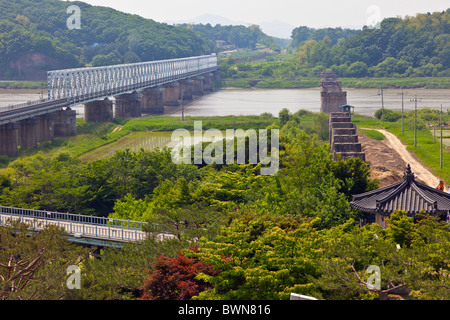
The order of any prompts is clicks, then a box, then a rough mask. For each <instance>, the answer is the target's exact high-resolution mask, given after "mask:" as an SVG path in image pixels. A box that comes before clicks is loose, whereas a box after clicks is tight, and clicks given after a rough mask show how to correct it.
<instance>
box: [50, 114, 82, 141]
mask: <svg viewBox="0 0 450 320" xmlns="http://www.w3.org/2000/svg"><path fill="white" fill-rule="evenodd" d="M55 116H56V119H55V137H70V136H75V135H77V112H76V111H75V110H72V109H71V108H67V109H66V110H60V111H57V112H55Z"/></svg>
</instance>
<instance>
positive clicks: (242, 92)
mask: <svg viewBox="0 0 450 320" xmlns="http://www.w3.org/2000/svg"><path fill="white" fill-rule="evenodd" d="M344 90H345V91H347V102H348V104H350V105H352V106H354V107H355V112H356V113H359V114H363V115H368V116H373V114H374V113H375V111H376V110H377V109H379V108H381V96H380V95H379V90H377V89H344ZM42 91H43V90H0V107H4V106H8V105H11V104H20V103H24V102H27V101H35V100H39V99H40V98H41V94H42V93H43V94H44V97H45V90H44V92H42ZM401 92H402V91H401V90H399V89H388V90H386V91H385V92H384V105H385V108H387V109H392V110H401V106H402V96H401V94H400V93H401ZM405 92H406V95H405V96H404V108H405V110H413V109H414V102H412V101H411V100H412V99H413V98H414V97H415V96H417V98H419V99H420V100H419V102H418V108H419V109H420V108H426V107H429V108H436V109H439V108H440V106H441V104H442V105H443V108H444V110H445V111H446V110H447V109H450V103H449V102H450V90H449V89H407V90H405ZM283 108H287V109H289V110H290V111H291V112H296V111H298V110H300V109H305V110H309V111H313V112H319V111H320V88H311V89H234V88H229V89H222V90H218V91H215V92H212V93H208V94H206V95H204V96H202V97H200V98H197V99H195V100H194V101H192V102H189V103H187V104H186V106H185V107H184V113H185V115H186V116H227V115H260V114H261V113H265V112H269V113H272V114H273V115H274V116H277V115H278V112H279V111H280V110H281V109H283ZM73 109H75V110H77V112H78V116H80V117H81V116H83V113H84V110H83V106H82V105H79V106H75V107H74V108H73ZM166 113H167V114H170V115H173V116H181V114H182V108H174V107H166Z"/></svg>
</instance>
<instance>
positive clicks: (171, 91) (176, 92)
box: [164, 82, 180, 107]
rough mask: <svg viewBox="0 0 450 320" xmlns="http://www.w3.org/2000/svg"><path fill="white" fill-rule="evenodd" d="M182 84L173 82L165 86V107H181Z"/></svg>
mask: <svg viewBox="0 0 450 320" xmlns="http://www.w3.org/2000/svg"><path fill="white" fill-rule="evenodd" d="M179 97H180V83H179V82H171V83H169V84H166V85H164V105H166V106H173V107H177V106H179V105H180V101H179V100H178V99H179Z"/></svg>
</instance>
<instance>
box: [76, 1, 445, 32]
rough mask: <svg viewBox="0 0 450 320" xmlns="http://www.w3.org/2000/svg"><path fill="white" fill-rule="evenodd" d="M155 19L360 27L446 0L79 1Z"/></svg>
mask: <svg viewBox="0 0 450 320" xmlns="http://www.w3.org/2000/svg"><path fill="white" fill-rule="evenodd" d="M82 1H84V2H86V3H89V4H92V5H100V6H106V7H111V8H114V9H117V10H120V11H123V12H128V13H133V14H138V15H140V16H143V17H145V18H150V19H153V20H155V21H158V22H167V21H174V20H184V19H190V18H195V17H197V16H200V15H202V14H215V15H220V16H224V17H226V18H229V19H231V20H238V21H246V22H250V23H261V22H265V21H268V22H271V21H280V22H284V23H287V24H290V25H292V26H294V27H298V26H303V25H305V26H308V27H324V26H329V27H338V26H342V27H348V26H354V27H358V28H360V27H362V26H364V25H369V24H370V22H372V21H374V20H377V18H378V17H379V18H381V19H383V18H386V17H396V16H401V17H404V16H405V15H410V16H412V15H415V14H416V13H425V12H433V11H442V10H445V9H447V8H448V7H450V1H449V0H428V1H424V0H339V1H338V0H309V1H304V0H147V1H145V0H82Z"/></svg>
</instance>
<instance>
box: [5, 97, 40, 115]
mask: <svg viewBox="0 0 450 320" xmlns="http://www.w3.org/2000/svg"><path fill="white" fill-rule="evenodd" d="M47 101H48V99H40V100H36V101H27V102H24V103H20V104H14V105H13V104H11V105H9V106H6V107H0V112H4V111H9V110H14V109H20V108H23V107H28V106H32V105H35V104H40V103H43V102H47Z"/></svg>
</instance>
